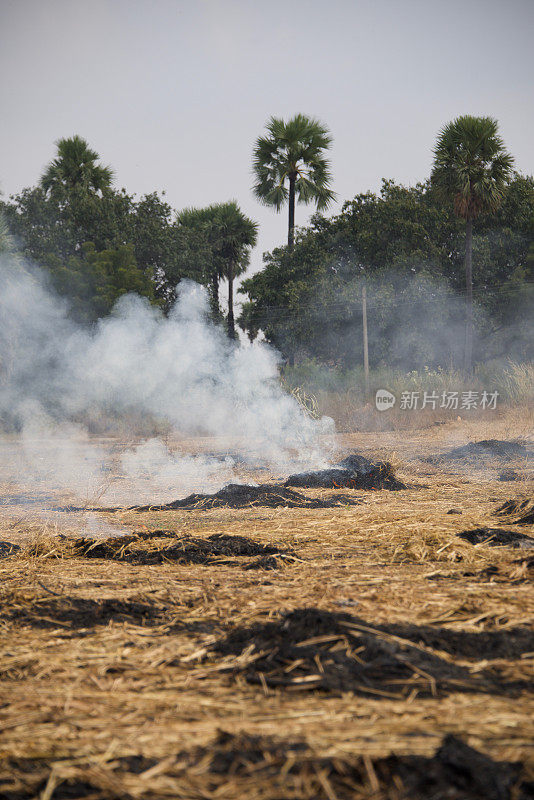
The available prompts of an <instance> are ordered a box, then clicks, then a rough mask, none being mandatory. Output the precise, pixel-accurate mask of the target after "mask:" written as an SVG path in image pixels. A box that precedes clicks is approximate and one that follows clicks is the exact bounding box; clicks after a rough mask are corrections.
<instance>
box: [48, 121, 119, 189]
mask: <svg viewBox="0 0 534 800" xmlns="http://www.w3.org/2000/svg"><path fill="white" fill-rule="evenodd" d="M56 147H57V156H56V158H54V160H53V161H52V162H51V164H50V165H49V166H48V167H47V169H46V171H45V172H44V174H43V176H42V178H41V186H42V188H43V189H44V190H45V192H47V193H50V194H55V195H57V196H58V197H61V198H64V197H65V195H66V194H68V193H69V192H70V191H71V190H72V189H83V190H85V191H88V190H92V191H100V192H105V191H106V190H107V189H109V188H110V187H111V181H112V178H113V170H112V169H111V168H110V167H104V166H102V165H101V164H98V163H97V162H98V160H99V158H100V156H99V155H98V153H97V152H96V151H95V150H91V148H90V147H89V145H88V143H87V142H86V141H85V139H82V137H81V136H77V135H75V136H72V137H70V138H67V139H59V140H58V141H57V142H56Z"/></svg>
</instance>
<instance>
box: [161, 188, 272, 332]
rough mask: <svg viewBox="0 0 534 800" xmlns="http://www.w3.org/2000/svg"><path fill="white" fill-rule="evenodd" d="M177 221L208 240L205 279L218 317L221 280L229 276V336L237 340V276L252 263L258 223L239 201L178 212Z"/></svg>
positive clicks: (214, 314)
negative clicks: (246, 213)
mask: <svg viewBox="0 0 534 800" xmlns="http://www.w3.org/2000/svg"><path fill="white" fill-rule="evenodd" d="M177 223H178V225H181V226H184V227H187V228H190V229H191V230H194V231H196V232H197V233H199V234H200V235H201V236H203V237H204V238H205V240H206V244H207V246H208V247H207V249H208V251H209V252H210V258H209V263H208V264H206V272H205V280H206V283H207V284H208V285H209V287H210V295H211V305H212V313H213V316H214V317H215V318H218V317H220V308H219V281H220V280H221V279H222V278H227V279H228V317H227V322H228V336H229V337H230V338H231V339H235V336H236V332H235V320H234V279H235V278H236V277H237V276H238V275H240V274H241V273H242V272H244V271H245V269H246V268H247V266H248V264H249V259H250V250H251V249H252V247H254V245H255V244H256V239H257V234H258V224H257V223H256V222H253V221H252V220H251V219H249V218H248V217H246V216H245V215H244V214H243V212H242V211H241V209H240V208H239V206H238V205H237V203H236V202H235V200H232V201H230V202H228V203H213V204H212V205H210V206H207V207H206V208H186V209H184V210H183V211H181V212H180V213H179V214H178V217H177Z"/></svg>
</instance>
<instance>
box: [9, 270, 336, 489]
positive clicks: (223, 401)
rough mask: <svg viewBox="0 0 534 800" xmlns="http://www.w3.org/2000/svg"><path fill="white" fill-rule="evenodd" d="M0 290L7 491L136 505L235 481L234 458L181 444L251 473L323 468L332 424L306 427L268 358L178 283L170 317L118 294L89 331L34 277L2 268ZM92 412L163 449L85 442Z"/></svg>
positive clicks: (190, 287) (197, 290)
mask: <svg viewBox="0 0 534 800" xmlns="http://www.w3.org/2000/svg"><path fill="white" fill-rule="evenodd" d="M0 280H1V286H2V289H1V291H0V347H1V362H0V417H1V422H2V427H3V429H4V430H8V431H9V430H11V432H8V433H4V434H3V439H2V450H3V452H4V456H5V458H4V459H3V464H2V476H1V477H2V478H3V480H4V481H6V480H7V481H20V479H21V478H22V477H24V482H25V483H26V484H27V483H28V481H31V482H33V483H34V485H35V486H39V487H41V488H43V491H44V490H46V489H47V488H48V489H58V490H62V491H66V492H69V493H70V494H71V495H73V496H76V497H77V498H79V499H84V498H85V499H86V500H87V501H89V500H90V498H91V497H94V496H95V495H97V494H100V495H101V496H104V495H105V496H106V498H113V499H115V500H118V501H122V502H125V501H127V500H128V498H129V499H131V500H132V501H133V502H137V501H139V500H142V501H150V500H152V499H154V500H156V499H158V500H161V499H163V498H164V497H167V498H169V499H170V498H173V497H177V496H180V495H181V493H183V492H184V491H186V492H187V491H193V490H207V489H209V490H214V489H216V488H220V487H221V486H222V485H224V484H225V483H227V482H229V481H230V480H235V479H236V472H235V468H236V463H237V462H236V459H235V457H231V456H227V457H226V458H225V457H221V456H217V455H210V454H209V453H202V452H200V453H199V452H198V450H197V454H195V452H194V451H195V447H194V446H193V445H192V444H191V442H190V441H189V442H188V444H187V446H186V447H180V446H178V447H176V446H175V445H176V442H178V443H180V441H185V440H186V439H188V440H190V439H191V437H197V439H196V441H198V437H219V438H220V437H225V441H226V442H231V445H229V446H227V447H229V448H230V449H231V450H232V452H233V453H235V452H237V453H238V454H239V455H240V456H241V457H242V458H244V459H245V460H246V462H247V463H249V464H254V465H255V466H256V467H261V466H264V467H268V468H270V469H271V470H275V471H280V472H283V471H285V470H288V469H293V468H295V467H300V466H306V467H314V466H320V465H323V464H324V463H325V459H326V457H327V456H328V454H329V447H331V441H332V440H331V434H332V433H333V423H332V421H331V420H329V419H327V418H323V419H322V420H319V421H316V420H312V419H310V418H309V417H307V416H306V415H305V414H304V413H303V411H302V409H301V407H300V406H299V404H298V403H297V402H296V401H295V400H294V399H293V398H291V397H290V396H288V395H287V394H285V393H284V392H283V391H282V390H281V388H280V384H279V381H278V372H277V364H278V356H277V354H276V352H275V351H273V350H272V349H271V348H269V347H268V346H266V345H264V344H253V345H247V346H241V347H239V346H235V345H233V344H232V343H230V342H229V341H228V339H227V337H226V336H225V334H224V331H222V330H221V329H220V328H219V327H217V326H215V325H213V324H212V323H211V322H210V321H209V320H208V302H207V296H206V292H205V290H204V289H203V288H201V287H200V286H198V285H196V284H194V283H192V282H185V281H184V282H182V283H181V284H180V286H179V289H178V293H177V294H178V299H177V301H176V304H175V306H174V308H173V309H172V311H171V313H170V314H169V315H168V316H167V317H165V316H164V315H163V314H162V313H161V311H159V310H158V309H156V308H154V307H153V306H150V304H149V303H148V301H146V300H144V299H142V298H140V297H137V296H134V295H128V296H125V297H123V298H121V299H120V300H119V302H118V303H117V305H116V307H115V308H114V310H113V312H112V314H111V315H110V316H109V317H107V318H105V319H102V320H100V321H99V322H98V323H97V324H96V325H94V326H92V327H90V326H81V325H77V324H75V323H73V322H72V321H71V320H70V319H69V316H68V306H67V303H66V301H64V300H63V299H61V298H59V297H58V296H57V295H56V294H55V293H54V292H53V291H52V290H51V289H50V287H49V286H48V285H47V281H46V278H45V276H44V274H43V273H42V272H41V271H40V270H38V269H36V268H33V267H30V266H28V265H22V266H21V264H20V263H18V264H17V263H13V262H12V261H11V262H10V261H9V260H8V259H7V258H5V257H4V259H3V260H2V261H0ZM97 413H98V414H108V415H110V416H111V417H113V418H115V419H117V418H119V417H120V416H121V415H122V417H123V418H124V419H126V420H128V418H129V415H134V414H135V415H137V417H138V418H139V417H141V418H142V417H146V418H150V419H153V420H156V421H157V422H158V424H160V425H164V426H166V429H167V431H168V435H167V437H166V440H168V441H172V443H173V446H172V447H170V448H169V447H168V446H167V444H166V442H165V441H163V440H162V439H157V438H152V439H149V440H144V441H139V439H138V438H137V440H136V441H130V446H129V447H126V446H123V447H122V448H119V449H117V444H116V442H113V443H110V442H107V443H106V442H105V441H104V442H103V441H100V440H99V441H95V437H94V436H92V435H90V434H89V433H88V430H87V428H86V427H85V425H84V422H85V420H87V419H90V418H91V416H94V415H95V414H97ZM131 438H132V440H133V439H134V437H131ZM215 441H216V440H215ZM210 443H211V446H212V447H213V440H211V439H210ZM117 465H118V466H119V473H120V480H114V479H112V477H111V476H112V475H113V474H114V470H115V471H116V469H115V468H116V467H117ZM154 493H156V494H154Z"/></svg>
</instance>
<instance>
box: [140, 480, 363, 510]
mask: <svg viewBox="0 0 534 800" xmlns="http://www.w3.org/2000/svg"><path fill="white" fill-rule="evenodd" d="M356 503H357V501H356V500H353V499H352V498H350V497H345V496H341V497H336V498H333V499H329V500H321V499H319V498H316V497H306V496H305V495H303V494H300V493H299V492H293V491H292V490H291V489H287V488H285V486H281V485H280V484H276V483H274V484H271V483H263V484H260V485H259V486H250V485H248V484H241V483H230V484H228V486H225V487H224V488H223V489H221V490H220V491H218V492H216V493H215V494H190V495H189V497H186V498H184V499H183V500H173V501H172V502H171V503H164V504H162V505H149V506H132V507H131V508H130V509H129V510H130V511H174V510H177V509H182V510H183V511H202V510H204V509H210V508H252V507H254V506H264V507H267V508H336V507H338V506H342V505H356Z"/></svg>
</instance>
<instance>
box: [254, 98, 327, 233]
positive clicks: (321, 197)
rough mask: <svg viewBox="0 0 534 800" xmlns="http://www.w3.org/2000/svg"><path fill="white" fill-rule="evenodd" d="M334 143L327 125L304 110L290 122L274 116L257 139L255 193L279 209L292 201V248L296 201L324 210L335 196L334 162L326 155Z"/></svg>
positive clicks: (290, 228)
mask: <svg viewBox="0 0 534 800" xmlns="http://www.w3.org/2000/svg"><path fill="white" fill-rule="evenodd" d="M331 143H332V137H331V136H330V134H329V132H328V129H327V128H326V126H325V125H323V124H322V123H321V122H319V121H318V120H316V119H312V118H310V117H307V116H305V115H304V114H296V116H294V117H293V118H292V119H290V120H289V121H288V122H284V120H283V119H280V118H278V117H271V119H270V120H269V122H268V123H267V135H266V136H260V137H259V139H258V140H257V142H256V146H255V148H254V160H253V169H254V175H255V179H256V180H255V183H254V193H255V195H256V197H258V199H259V200H261V201H262V202H263V203H265V204H266V205H271V206H274V207H275V209H276V210H277V211H280V209H281V208H282V206H283V205H285V203H286V202H287V203H288V205H289V223H288V246H289V247H290V248H291V247H293V242H294V228H295V201H297V202H299V203H306V204H308V203H314V204H315V205H316V207H317V209H318V210H319V211H324V210H326V209H327V208H328V206H329V204H330V203H331V201H332V200H333V199H334V198H335V195H334V193H333V191H332V190H331V188H330V181H331V177H332V176H331V173H330V164H329V162H328V160H327V158H326V157H325V150H328V148H329V147H330V145H331Z"/></svg>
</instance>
